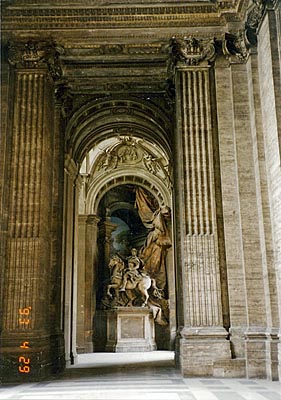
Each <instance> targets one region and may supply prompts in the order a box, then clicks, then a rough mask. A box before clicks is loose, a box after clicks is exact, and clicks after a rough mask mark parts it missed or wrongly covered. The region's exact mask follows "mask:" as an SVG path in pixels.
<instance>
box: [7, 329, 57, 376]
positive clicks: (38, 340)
mask: <svg viewBox="0 0 281 400" xmlns="http://www.w3.org/2000/svg"><path fill="white" fill-rule="evenodd" d="M1 344H2V349H1V351H2V354H1V361H2V362H1V371H0V376H1V377H2V382H3V383H17V382H20V383H22V382H30V381H40V380H43V379H46V378H47V377H49V376H51V375H53V374H58V373H59V372H61V371H63V369H64V368H65V355H64V342H63V335H62V334H58V335H50V336H47V335H45V336H44V335H40V336H35V335H34V333H33V334H30V335H29V337H28V338H27V335H26V334H25V335H24V336H23V337H21V334H15V333H14V334H10V335H9V337H7V336H6V337H5V336H4V335H3V336H2V338H1ZM20 346H22V347H20Z"/></svg>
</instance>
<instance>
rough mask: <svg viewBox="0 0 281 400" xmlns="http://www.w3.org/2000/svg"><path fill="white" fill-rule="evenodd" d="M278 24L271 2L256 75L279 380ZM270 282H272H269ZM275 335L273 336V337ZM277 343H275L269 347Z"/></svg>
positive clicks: (279, 15) (277, 9) (280, 10)
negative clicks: (266, 192)
mask: <svg viewBox="0 0 281 400" xmlns="http://www.w3.org/2000/svg"><path fill="white" fill-rule="evenodd" d="M280 23H281V5H280V2H278V1H272V2H271V3H267V5H266V13H265V15H264V18H263V19H262V21H261V24H260V26H259V29H258V31H257V33H258V45H257V50H258V56H257V57H258V71H259V87H260V97H261V113H262V129H263V136H264V157H265V168H266V173H267V179H268V193H269V210H270V221H271V227H272V238H273V248H274V252H273V254H272V262H273V265H274V271H275V274H274V273H273V271H272V278H274V276H273V275H275V278H274V279H276V288H275V287H272V290H275V291H276V293H277V299H278V301H277V304H278V314H277V315H278V317H277V319H278V320H279V321H276V323H278V325H279V343H278V347H279V351H278V353H279V354H278V357H276V359H277V358H278V370H279V379H281V343H280V337H281V329H280V321H281V306H280V304H281V213H280V208H281V170H280V163H281V161H280V153H281V139H280V137H281V73H280V63H281V60H280V46H281V39H280ZM271 281H272V279H271ZM274 336H275V337H276V335H273V337H274ZM274 343H277V340H276V339H275V340H274V341H273V342H272V344H274Z"/></svg>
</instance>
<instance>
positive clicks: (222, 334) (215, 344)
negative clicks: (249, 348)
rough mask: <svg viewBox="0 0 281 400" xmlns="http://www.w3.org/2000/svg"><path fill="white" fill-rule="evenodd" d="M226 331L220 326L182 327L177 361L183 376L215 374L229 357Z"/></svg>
mask: <svg viewBox="0 0 281 400" xmlns="http://www.w3.org/2000/svg"><path fill="white" fill-rule="evenodd" d="M227 338H228V333H227V332H226V330H225V329H224V328H222V327H197V328H183V329H182V330H181V332H180V335H179V337H178V346H177V352H178V357H177V360H178V363H179V367H180V370H181V373H182V375H183V376H189V377H190V376H214V366H215V369H216V376H218V374H219V371H220V363H221V365H222V368H223V365H224V363H225V362H226V360H230V359H231V351H230V342H229V340H227Z"/></svg>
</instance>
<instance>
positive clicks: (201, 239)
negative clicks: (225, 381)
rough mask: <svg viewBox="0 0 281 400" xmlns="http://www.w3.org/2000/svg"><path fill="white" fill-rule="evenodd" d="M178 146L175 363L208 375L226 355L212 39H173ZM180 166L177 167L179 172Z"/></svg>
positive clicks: (190, 371)
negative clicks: (178, 283) (179, 227)
mask: <svg viewBox="0 0 281 400" xmlns="http://www.w3.org/2000/svg"><path fill="white" fill-rule="evenodd" d="M171 55H172V61H173V64H172V65H173V69H174V74H175V76H174V82H175V93H176V114H177V121H178V124H177V132H176V142H177V148H181V151H182V154H183V156H182V166H180V165H179V164H178V165H177V168H179V169H180V170H179V171H178V172H177V174H178V176H180V177H181V182H180V185H181V190H182V194H181V197H182V202H183V205H182V207H181V213H182V214H181V221H180V222H179V221H178V222H177V223H180V224H182V225H183V227H184V228H183V229H182V231H181V235H182V237H181V238H179V237H178V238H177V239H178V240H179V239H180V241H181V246H182V249H183V258H182V260H181V261H180V262H181V265H182V267H181V269H182V270H181V275H180V279H181V280H182V294H181V296H182V301H183V306H182V312H183V315H182V316H180V319H181V321H182V324H183V327H182V328H181V329H180V331H179V362H180V367H181V371H182V373H183V374H184V375H213V364H214V362H216V361H217V360H221V359H224V360H225V359H229V358H230V344H229V341H228V340H227V336H228V333H227V331H226V330H225V329H224V327H223V315H222V293H221V284H220V265H219V251H218V235H217V216H216V204H215V203H216V202H215V179H214V160H213V140H212V137H213V134H214V132H213V129H214V128H213V126H212V114H211V99H210V72H209V70H210V65H209V62H210V61H211V60H213V58H214V56H215V48H214V43H213V42H212V41H207V42H205V41H203V40H202V41H199V40H196V39H184V40H183V41H178V40H176V39H173V40H172V43H171ZM181 168H182V170H181Z"/></svg>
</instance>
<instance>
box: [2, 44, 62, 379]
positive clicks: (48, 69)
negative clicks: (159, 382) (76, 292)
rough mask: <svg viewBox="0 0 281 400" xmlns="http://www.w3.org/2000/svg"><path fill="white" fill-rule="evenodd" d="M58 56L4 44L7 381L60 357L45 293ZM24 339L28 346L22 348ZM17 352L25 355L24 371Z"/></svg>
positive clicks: (39, 372) (42, 48) (47, 47)
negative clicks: (7, 92)
mask: <svg viewBox="0 0 281 400" xmlns="http://www.w3.org/2000/svg"><path fill="white" fill-rule="evenodd" d="M56 58H57V52H56V50H55V48H54V47H53V46H52V45H51V44H46V43H31V42H29V43H21V44H13V45H10V46H9V62H10V64H12V65H13V66H14V70H13V73H14V93H13V99H14V105H13V122H12V128H11V129H12V138H11V140H12V146H11V170H10V171H11V175H10V203H9V217H8V237H7V259H8V262H7V267H6V276H5V279H6V282H7V284H6V286H5V289H4V290H5V293H4V308H3V330H2V338H1V342H2V346H3V358H4V367H5V368H4V373H3V374H2V375H4V376H5V375H6V374H5V371H7V372H8V375H9V377H7V379H11V380H12V379H20V378H25V379H27V376H28V377H29V378H28V379H33V378H38V377H41V376H44V375H46V374H49V373H51V372H52V371H53V370H54V369H55V368H56V365H55V364H56V362H57V357H58V355H56V356H55V357H54V356H53V355H52V349H53V347H52V344H51V340H50V337H51V335H52V332H51V329H50V326H51V325H50V297H49V285H50V283H51V282H50V280H51V278H50V276H51V271H52V268H51V263H52V261H51V253H52V252H51V246H52V221H51V219H50V215H51V212H52V189H51V190H50V188H52V187H53V169H52V168H51V167H50V166H53V163H54V162H57V159H55V158H54V153H53V149H54V147H53V144H54V142H53V129H54V84H53V77H54V76H53V72H54V71H53V70H52V67H54V65H55V64H56V61H55V59H56ZM54 68H55V67H54ZM57 72H58V74H59V71H57ZM56 77H58V75H57V76H56ZM54 340H55V339H54ZM23 342H27V343H28V345H26V346H25V347H24V348H21V347H20V346H21V345H22V343H23ZM6 349H7V350H6ZM11 349H12V350H11ZM20 356H22V357H24V359H25V360H26V361H24V363H25V364H26V365H24V366H26V368H25V372H24V373H21V370H23V367H24V366H22V365H21V363H20V362H19V360H20V358H19V357H20ZM22 359H23V358H22ZM27 360H28V361H29V362H27Z"/></svg>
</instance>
